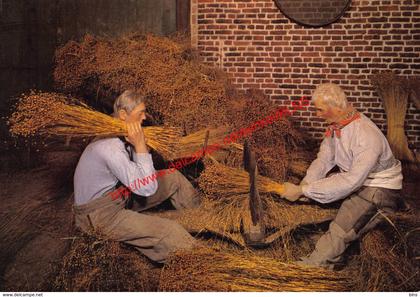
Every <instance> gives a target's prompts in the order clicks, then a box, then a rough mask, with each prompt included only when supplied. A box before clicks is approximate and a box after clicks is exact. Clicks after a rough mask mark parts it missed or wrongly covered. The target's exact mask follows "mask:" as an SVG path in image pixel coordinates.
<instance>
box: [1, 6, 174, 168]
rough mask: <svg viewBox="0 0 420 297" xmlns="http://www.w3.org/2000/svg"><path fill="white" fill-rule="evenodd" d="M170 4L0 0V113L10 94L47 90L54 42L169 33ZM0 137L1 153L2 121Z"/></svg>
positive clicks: (5, 140) (4, 144)
mask: <svg viewBox="0 0 420 297" xmlns="http://www.w3.org/2000/svg"><path fill="white" fill-rule="evenodd" d="M176 5H177V1H175V0H0V115H1V116H5V115H7V114H8V113H9V110H10V105H11V102H12V100H11V98H13V97H16V96H17V95H19V94H21V93H22V92H25V91H28V90H29V89H31V88H33V89H42V90H49V89H51V88H52V68H53V55H54V51H55V48H56V47H57V46H58V45H60V44H63V43H65V42H67V41H68V40H71V39H76V40H77V39H80V38H81V37H82V36H83V35H85V34H86V33H91V34H94V35H100V36H116V35H120V34H124V33H126V32H127V33H128V32H152V33H155V34H159V35H169V34H171V33H174V32H175V31H176V29H177V22H176ZM0 136H1V149H0V152H2V153H1V154H2V155H4V153H3V152H4V151H8V150H9V149H10V148H11V146H13V143H11V142H10V139H9V136H8V131H7V126H6V124H5V121H4V120H2V121H1V124H0ZM3 157H4V156H3ZM3 157H1V158H0V163H2V164H1V165H0V169H1V167H3V166H4V164H3V163H4V162H2V161H3Z"/></svg>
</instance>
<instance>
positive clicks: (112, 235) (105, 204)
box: [73, 171, 200, 263]
mask: <svg viewBox="0 0 420 297" xmlns="http://www.w3.org/2000/svg"><path fill="white" fill-rule="evenodd" d="M144 198H145V201H143V202H142V204H141V205H135V207H133V209H132V210H128V209H124V206H125V201H124V199H123V198H119V199H117V200H115V199H112V198H111V195H110V193H106V194H104V195H103V196H102V197H100V198H97V199H94V200H93V201H91V202H89V203H87V204H83V205H74V207H73V209H74V213H75V221H76V226H78V227H79V228H80V229H81V230H82V231H84V232H87V233H91V232H92V231H93V232H95V233H100V234H101V235H103V236H105V237H107V238H109V239H111V240H115V241H121V242H125V243H127V244H129V245H132V246H134V247H135V248H136V249H137V250H139V251H140V252H141V253H143V254H144V255H145V256H147V257H148V258H150V259H151V260H153V261H156V262H160V263H162V262H164V261H165V260H166V258H167V257H168V255H169V253H171V252H174V251H175V250H179V249H191V248H192V247H193V246H194V245H195V240H194V238H193V237H192V236H191V235H190V234H189V233H188V232H187V231H186V230H185V229H184V228H183V227H182V226H181V225H179V224H178V223H177V222H175V221H172V220H168V219H163V218H159V217H155V216H150V215H144V214H141V213H138V212H137V211H140V210H146V209H148V208H151V207H153V206H156V205H158V204H159V203H161V202H162V201H164V200H166V199H170V201H171V203H172V204H173V206H174V207H175V208H176V209H185V208H194V207H197V206H198V205H199V204H200V201H199V196H198V195H197V193H196V191H195V189H194V188H193V186H192V185H191V183H190V182H189V181H188V180H187V179H186V178H185V177H184V176H183V175H182V174H181V173H180V172H178V171H175V172H173V173H170V174H169V173H168V174H166V175H164V176H162V177H160V178H158V190H157V192H156V193H155V194H154V195H152V196H150V197H144ZM135 210H136V211H135Z"/></svg>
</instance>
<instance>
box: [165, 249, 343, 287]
mask: <svg viewBox="0 0 420 297" xmlns="http://www.w3.org/2000/svg"><path fill="white" fill-rule="evenodd" d="M349 289H350V288H349V279H348V277H347V276H346V274H344V273H340V272H335V271H327V270H324V269H317V268H310V267H304V266H298V265H294V264H288V263H282V262H280V261H277V260H276V259H271V258H265V257H259V256H256V255H254V254H252V253H250V254H245V253H243V254H239V253H234V252H225V251H223V250H216V249H209V248H204V247H202V248H197V249H195V250H193V251H186V252H178V253H176V254H175V255H174V256H173V257H172V258H171V259H169V261H168V263H167V264H166V265H165V267H164V268H163V270H162V272H161V276H160V282H159V290H160V291H176V292H180V291H183V292H185V291H193V292H200V291H218V292H220V291H222V292H224V291H240V292H256V291H271V292H276V291H291V292H311V291H347V290H349Z"/></svg>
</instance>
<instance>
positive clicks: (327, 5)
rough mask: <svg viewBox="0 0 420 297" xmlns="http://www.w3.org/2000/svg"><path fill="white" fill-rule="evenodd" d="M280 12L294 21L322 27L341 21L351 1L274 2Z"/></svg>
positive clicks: (310, 0)
mask: <svg viewBox="0 0 420 297" xmlns="http://www.w3.org/2000/svg"><path fill="white" fill-rule="evenodd" d="M274 1H275V2H276V5H277V6H278V8H279V9H280V11H281V12H282V13H283V14H284V15H285V16H287V17H288V18H289V19H291V20H292V21H294V22H296V23H298V24H300V25H303V26H311V27H322V26H326V25H328V24H331V23H334V22H335V21H337V20H338V19H340V18H341V17H342V16H343V14H344V13H345V12H346V10H347V9H348V8H349V6H350V3H351V0H274Z"/></svg>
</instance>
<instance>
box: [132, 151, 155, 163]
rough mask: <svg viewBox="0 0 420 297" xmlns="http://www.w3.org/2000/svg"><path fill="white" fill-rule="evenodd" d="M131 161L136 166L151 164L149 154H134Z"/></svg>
mask: <svg viewBox="0 0 420 297" xmlns="http://www.w3.org/2000/svg"><path fill="white" fill-rule="evenodd" d="M133 160H134V162H136V163H137V164H145V163H146V164H147V163H152V164H153V160H152V155H151V154H150V153H135V154H134V156H133Z"/></svg>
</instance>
